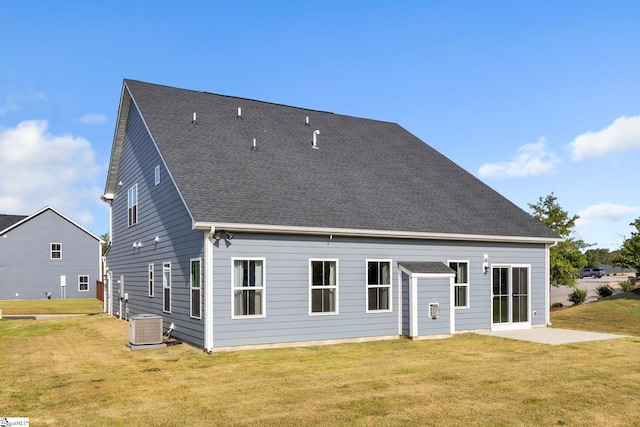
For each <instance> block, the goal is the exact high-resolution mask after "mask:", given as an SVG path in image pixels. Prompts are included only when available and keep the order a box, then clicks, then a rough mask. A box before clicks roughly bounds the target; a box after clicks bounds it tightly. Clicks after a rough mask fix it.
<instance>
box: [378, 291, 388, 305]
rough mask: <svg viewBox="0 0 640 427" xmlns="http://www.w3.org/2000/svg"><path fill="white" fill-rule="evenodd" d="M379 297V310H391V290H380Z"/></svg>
mask: <svg viewBox="0 0 640 427" xmlns="http://www.w3.org/2000/svg"><path fill="white" fill-rule="evenodd" d="M378 295H379V297H378V308H379V309H380V310H389V288H379V289H378Z"/></svg>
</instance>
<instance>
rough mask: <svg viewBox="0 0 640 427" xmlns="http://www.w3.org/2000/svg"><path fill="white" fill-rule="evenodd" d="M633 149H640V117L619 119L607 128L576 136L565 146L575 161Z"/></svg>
mask: <svg viewBox="0 0 640 427" xmlns="http://www.w3.org/2000/svg"><path fill="white" fill-rule="evenodd" d="M634 147H640V116H635V117H625V116H622V117H619V118H617V119H616V120H614V122H613V124H611V125H610V126H609V127H606V128H604V129H602V130H601V131H599V132H591V131H589V132H587V133H583V134H582V135H578V136H577V137H576V139H574V140H573V142H571V143H570V144H568V145H567V148H568V149H569V150H570V151H571V158H572V159H573V160H576V161H580V160H583V159H585V158H588V157H599V156H602V155H604V154H607V153H611V152H614V151H625V150H628V149H631V148H634Z"/></svg>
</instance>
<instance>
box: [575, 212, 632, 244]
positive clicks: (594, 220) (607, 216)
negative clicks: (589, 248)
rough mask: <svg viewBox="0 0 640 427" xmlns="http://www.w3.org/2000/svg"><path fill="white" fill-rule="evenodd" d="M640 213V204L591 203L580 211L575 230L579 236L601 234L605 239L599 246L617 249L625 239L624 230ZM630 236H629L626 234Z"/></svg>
mask: <svg viewBox="0 0 640 427" xmlns="http://www.w3.org/2000/svg"><path fill="white" fill-rule="evenodd" d="M639 213H640V206H623V205H616V204H614V203H608V202H605V203H599V204H597V205H591V206H589V207H587V208H586V209H583V210H581V211H579V212H578V216H579V217H580V218H578V220H577V221H576V227H575V232H576V236H577V237H578V238H584V236H586V235H601V236H604V237H603V238H602V240H603V241H599V242H591V241H587V243H592V244H593V243H597V244H598V247H606V246H607V245H610V246H611V248H613V249H615V248H616V247H617V246H619V245H620V244H621V242H622V241H623V240H624V238H623V237H624V236H623V234H624V231H625V230H627V229H629V224H630V223H631V222H632V221H633V220H634V219H635V218H636V216H637V215H638V214H639ZM626 237H629V236H626Z"/></svg>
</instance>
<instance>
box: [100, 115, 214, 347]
mask: <svg viewBox="0 0 640 427" xmlns="http://www.w3.org/2000/svg"><path fill="white" fill-rule="evenodd" d="M158 165H159V166H160V184H159V185H155V174H154V171H155V167H156V166H158ZM117 179H118V182H122V185H120V186H118V187H117V189H116V192H115V194H114V199H113V202H112V223H113V225H112V227H113V230H112V234H113V235H112V246H111V249H110V250H109V253H108V255H107V265H108V268H109V271H111V273H112V275H113V280H114V283H113V313H114V314H118V315H121V317H122V318H124V319H127V318H128V317H130V316H133V315H137V314H144V313H151V314H156V315H159V316H162V318H163V323H164V329H165V330H166V329H168V326H169V324H170V323H172V322H173V323H174V324H175V332H174V333H173V336H174V337H176V338H178V339H181V340H184V341H186V342H190V343H193V344H195V345H198V346H202V345H203V319H194V318H191V317H190V288H189V287H190V260H191V259H192V258H202V257H203V241H204V237H203V234H202V232H198V231H194V230H192V226H191V217H190V215H189V212H188V211H187V208H186V207H185V206H184V203H183V201H182V199H181V198H180V194H179V192H178V190H177V188H176V186H175V184H174V182H173V180H172V179H171V177H170V175H169V173H168V171H167V170H166V168H165V165H164V163H163V162H162V159H161V157H160V155H159V153H158V151H157V148H156V146H155V144H154V143H153V140H152V139H151V137H150V135H149V133H148V132H147V129H146V127H145V126H144V123H143V121H142V119H141V117H140V115H139V113H138V111H137V109H136V108H135V107H134V106H133V105H132V107H131V109H130V112H129V119H128V124H127V130H126V134H125V140H124V144H123V151H122V157H121V163H120V169H119V175H118V178H117ZM135 184H137V185H138V223H137V224H135V225H133V226H131V227H129V226H128V206H127V193H128V190H129V189H130V188H131V187H132V186H134V185H135ZM156 236H157V237H158V238H159V241H158V242H156V241H155V238H156ZM134 242H142V247H141V248H136V249H134V248H133V243H134ZM166 262H170V263H171V312H170V313H166V312H164V311H163V285H162V268H163V264H164V263H166ZM151 263H152V264H153V266H154V296H153V297H150V296H149V292H148V282H147V281H148V266H149V264H151ZM203 267H204V260H203ZM203 270H204V268H203ZM121 276H124V279H125V280H124V292H126V293H128V297H129V299H128V303H127V304H126V305H125V306H124V307H126V308H123V313H121V314H120V313H118V311H119V299H118V297H119V296H118V286H119V285H118V283H117V280H118V279H119V278H120V277H121Z"/></svg>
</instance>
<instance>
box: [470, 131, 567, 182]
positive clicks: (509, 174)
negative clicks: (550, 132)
mask: <svg viewBox="0 0 640 427" xmlns="http://www.w3.org/2000/svg"><path fill="white" fill-rule="evenodd" d="M559 162H560V159H559V158H558V157H557V156H556V155H555V154H554V153H553V152H552V151H548V150H547V140H546V139H545V138H544V137H543V138H540V139H539V140H538V142H536V143H535V144H526V145H523V146H522V147H520V148H518V151H517V154H516V156H515V157H514V158H513V159H512V160H511V161H510V162H498V163H486V164H484V165H482V166H480V169H478V173H479V174H480V176H483V177H497V178H520V177H525V176H536V175H545V174H551V173H554V172H555V165H556V164H558V163H559Z"/></svg>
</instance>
